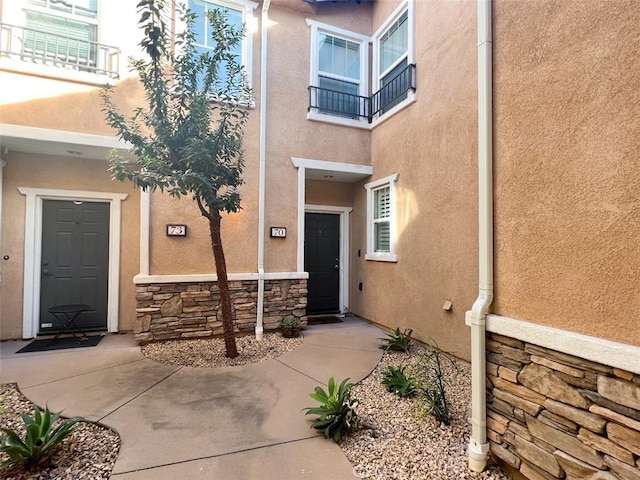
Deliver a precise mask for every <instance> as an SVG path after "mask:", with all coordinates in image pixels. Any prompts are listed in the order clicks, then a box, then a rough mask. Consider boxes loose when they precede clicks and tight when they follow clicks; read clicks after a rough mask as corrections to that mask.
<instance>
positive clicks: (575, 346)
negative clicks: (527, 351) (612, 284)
mask: <svg viewBox="0 0 640 480" xmlns="http://www.w3.org/2000/svg"><path fill="white" fill-rule="evenodd" d="M487 331H488V332H492V333H497V334H500V335H504V336H505V337H511V338H517V339H518V340H522V341H523V342H527V343H531V344H533V345H538V346H540V347H544V348H548V349H550V350H556V351H558V352H561V353H566V354H567V355H573V356H575V357H579V358H584V359H586V360H590V361H592V362H597V363H601V364H603V365H608V366H610V367H615V368H620V369H622V370H626V371H628V372H633V373H635V374H640V347H635V346H633V345H626V344H623V343H617V342H612V341H610V340H605V339H602V338H597V337H591V336H588V335H582V334H580V333H574V332H569V331H566V330H561V329H559V328H553V327H547V326H545V325H539V324H536V323H531V322H525V321H522V320H515V319H513V318H509V317H503V316H500V315H487Z"/></svg>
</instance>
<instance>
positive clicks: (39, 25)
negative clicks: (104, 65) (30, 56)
mask: <svg viewBox="0 0 640 480" xmlns="http://www.w3.org/2000/svg"><path fill="white" fill-rule="evenodd" d="M26 13H27V17H26V28H27V30H26V31H25V36H24V39H23V48H24V49H25V51H28V52H31V53H37V54H38V55H46V56H50V57H54V58H55V59H57V60H63V61H66V60H72V61H74V62H75V61H80V60H83V61H84V62H86V63H87V64H93V63H94V62H95V45H94V44H93V43H92V42H95V40H96V27H95V25H91V24H88V23H82V22H76V21H73V20H69V19H67V18H62V17H57V16H54V15H47V14H44V13H39V12H31V11H27V12H26Z"/></svg>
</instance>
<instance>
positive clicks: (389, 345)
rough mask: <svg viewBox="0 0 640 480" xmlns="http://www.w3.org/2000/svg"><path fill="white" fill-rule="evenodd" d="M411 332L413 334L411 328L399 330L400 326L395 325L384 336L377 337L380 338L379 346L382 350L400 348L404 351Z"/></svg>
mask: <svg viewBox="0 0 640 480" xmlns="http://www.w3.org/2000/svg"><path fill="white" fill-rule="evenodd" d="M411 334H413V330H412V329H410V328H405V330H404V331H403V332H401V331H400V327H397V328H396V329H395V330H394V331H393V332H391V333H388V334H387V336H386V337H383V338H379V339H378V340H382V345H380V348H381V349H383V350H400V351H403V352H406V351H407V350H408V349H409V344H410V343H411Z"/></svg>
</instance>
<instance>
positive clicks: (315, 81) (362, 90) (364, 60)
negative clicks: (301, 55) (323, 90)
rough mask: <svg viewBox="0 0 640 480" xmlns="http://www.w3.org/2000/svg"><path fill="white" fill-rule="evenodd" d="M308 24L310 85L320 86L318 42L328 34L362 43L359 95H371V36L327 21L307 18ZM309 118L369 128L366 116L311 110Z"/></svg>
mask: <svg viewBox="0 0 640 480" xmlns="http://www.w3.org/2000/svg"><path fill="white" fill-rule="evenodd" d="M307 25H308V26H309V28H310V29H311V62H310V72H309V85H314V86H318V85H319V84H320V80H319V72H318V62H319V52H318V42H319V35H320V34H326V35H330V36H332V37H338V38H342V39H344V40H349V41H350V42H354V43H357V44H359V45H360V84H359V86H358V95H361V96H363V97H367V96H369V41H370V38H369V37H368V36H366V35H361V34H359V33H355V32H351V31H349V30H345V29H343V28H338V27H334V26H333V25H328V24H326V23H321V22H316V21H315V20H310V19H307ZM307 119H309V120H320V121H323V122H327V123H335V124H338V125H345V126H350V127H361V128H367V129H368V128H369V124H368V123H367V119H366V118H360V119H358V120H356V119H352V118H343V117H340V116H336V115H331V114H328V113H321V112H315V111H310V112H309V113H308V114H307Z"/></svg>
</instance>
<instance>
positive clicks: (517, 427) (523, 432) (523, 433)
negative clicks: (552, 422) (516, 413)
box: [509, 422, 533, 442]
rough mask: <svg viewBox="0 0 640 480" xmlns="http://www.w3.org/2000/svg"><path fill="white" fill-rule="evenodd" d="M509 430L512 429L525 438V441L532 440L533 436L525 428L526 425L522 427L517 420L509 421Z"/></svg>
mask: <svg viewBox="0 0 640 480" xmlns="http://www.w3.org/2000/svg"><path fill="white" fill-rule="evenodd" d="M509 430H510V431H513V433H515V434H516V435H518V436H519V437H521V438H523V439H525V440H526V441H528V442H533V437H532V436H531V435H530V434H529V430H527V427H524V426H523V425H520V424H519V423H517V422H511V423H509Z"/></svg>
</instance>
